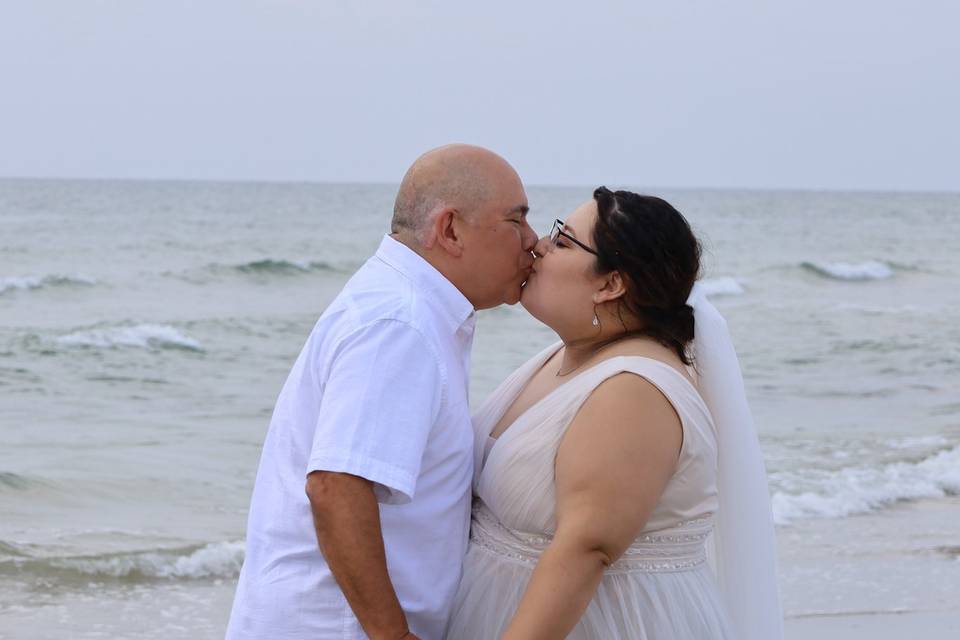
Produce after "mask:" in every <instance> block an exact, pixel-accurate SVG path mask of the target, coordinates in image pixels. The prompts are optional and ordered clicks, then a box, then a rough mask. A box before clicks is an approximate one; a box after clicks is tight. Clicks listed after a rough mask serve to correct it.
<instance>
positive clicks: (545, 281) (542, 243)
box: [520, 200, 603, 339]
mask: <svg viewBox="0 0 960 640" xmlns="http://www.w3.org/2000/svg"><path fill="white" fill-rule="evenodd" d="M596 220H597V203H596V201H595V200H589V201H588V202H585V203H583V204H582V205H580V206H579V207H577V209H576V210H575V211H574V212H573V213H571V214H570V215H569V216H567V217H566V219H565V220H564V227H563V229H562V230H563V232H564V233H566V234H567V235H569V236H571V237H573V238H575V239H576V240H578V241H579V242H581V243H582V244H584V245H586V246H587V247H589V248H590V249H594V246H593V226H594V224H595V223H596ZM534 251H535V252H536V254H537V256H538V257H537V259H536V260H534V262H533V271H532V272H531V274H530V276H529V277H528V278H527V282H526V284H525V285H524V287H523V292H522V294H521V296H520V304H522V305H523V307H524V308H525V309H526V310H527V311H528V312H529V313H530V315H532V316H533V317H534V318H536V319H537V320H540V321H541V322H543V323H544V324H546V325H547V326H549V327H550V328H552V329H553V330H554V331H556V332H557V333H558V334H560V336H561V337H563V338H564V339H568V338H570V339H576V338H577V337H582V336H584V335H587V334H590V333H591V332H593V333H595V332H596V329H595V328H594V327H593V306H594V302H593V295H594V293H595V292H596V291H597V290H598V289H599V288H600V287H601V286H602V282H603V277H602V276H600V275H597V274H596V272H595V271H594V264H595V261H596V256H594V255H593V254H592V253H590V252H589V251H587V250H586V249H584V248H583V247H581V246H578V245H577V244H576V243H575V242H573V241H571V240H570V239H569V238H566V237H564V236H563V235H560V236H558V237H557V241H556V243H553V242H551V241H550V237H549V235H547V236H544V237H542V238H540V240H539V241H537V245H536V248H535V249H534Z"/></svg>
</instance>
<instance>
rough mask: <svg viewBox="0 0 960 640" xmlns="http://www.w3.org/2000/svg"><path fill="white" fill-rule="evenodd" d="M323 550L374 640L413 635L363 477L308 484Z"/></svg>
mask: <svg viewBox="0 0 960 640" xmlns="http://www.w3.org/2000/svg"><path fill="white" fill-rule="evenodd" d="M307 495H308V496H309V498H310V505H311V510H312V512H313V522H314V527H315V529H316V533H317V542H318V543H319V544H320V551H321V552H322V553H323V556H324V558H325V559H326V561H327V564H328V566H329V567H330V571H331V572H332V573H333V577H334V578H336V580H337V584H338V585H340V589H341V590H342V591H343V594H344V596H346V598H347V602H348V603H349V604H350V607H351V608H352V609H353V612H354V614H355V615H356V616H357V620H359V621H360V625H361V626H362V627H363V630H364V631H365V632H366V634H367V635H368V636H369V637H370V638H371V640H381V639H383V640H399V639H400V638H403V637H404V636H405V634H406V633H407V632H408V628H407V620H406V616H405V615H404V613H403V609H402V608H401V607H400V601H399V600H398V599H397V594H396V591H394V588H393V583H392V582H391V581H390V575H389V574H388V573H387V560H386V553H385V551H384V547H383V534H382V532H381V529H380V508H379V505H378V504H377V499H376V496H374V493H373V486H372V484H371V483H370V482H369V481H368V480H365V479H364V478H359V477H357V476H352V475H348V474H339V473H323V472H315V473H312V474H310V476H309V477H308V480H307Z"/></svg>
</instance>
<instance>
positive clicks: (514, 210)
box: [507, 204, 530, 216]
mask: <svg viewBox="0 0 960 640" xmlns="http://www.w3.org/2000/svg"><path fill="white" fill-rule="evenodd" d="M528 211H530V207H528V206H527V205H525V204H518V205H517V206H515V207H513V208H512V209H510V210H509V211H507V215H508V216H512V215H513V214H515V213H519V214H520V215H522V216H525V215H527V212H528Z"/></svg>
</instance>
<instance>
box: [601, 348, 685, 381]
mask: <svg viewBox="0 0 960 640" xmlns="http://www.w3.org/2000/svg"><path fill="white" fill-rule="evenodd" d="M615 358H642V359H644V360H646V361H653V362H654V363H657V364H659V365H666V366H667V367H669V368H670V369H672V370H673V371H674V372H675V373H677V374H679V375H680V376H682V377H683V378H684V379H685V380H686V381H687V382H689V383H690V384H691V385H692V386H693V387H694V389H696V388H697V380H696V371H695V370H694V369H693V367H690V366H687V365H686V364H684V362H683V361H681V360H680V358H679V357H678V356H677V354H676V352H674V351H673V350H672V349H669V348H667V347H665V346H664V345H662V344H660V343H659V342H657V341H655V340H652V339H650V338H646V337H643V336H638V337H636V338H626V339H624V340H622V341H620V342H619V343H617V344H614V345H611V346H610V348H609V349H607V350H606V352H605V353H604V354H603V359H602V360H601V361H600V362H606V361H612V360H614V359H615ZM598 364H599V363H598Z"/></svg>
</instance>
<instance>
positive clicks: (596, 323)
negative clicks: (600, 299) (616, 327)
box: [593, 305, 600, 327]
mask: <svg viewBox="0 0 960 640" xmlns="http://www.w3.org/2000/svg"><path fill="white" fill-rule="evenodd" d="M593 326H595V327H599V326H600V318H599V317H597V305H593Z"/></svg>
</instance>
